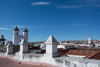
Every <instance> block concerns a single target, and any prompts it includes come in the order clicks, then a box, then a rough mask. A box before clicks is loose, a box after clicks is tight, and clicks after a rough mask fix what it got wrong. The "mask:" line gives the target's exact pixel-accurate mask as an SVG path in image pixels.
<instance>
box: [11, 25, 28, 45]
mask: <svg viewBox="0 0 100 67" xmlns="http://www.w3.org/2000/svg"><path fill="white" fill-rule="evenodd" d="M21 39H25V40H26V41H27V42H28V30H27V28H25V30H24V31H23V35H19V29H18V28H17V26H16V28H15V29H14V30H13V44H14V45H19V43H20V42H21Z"/></svg>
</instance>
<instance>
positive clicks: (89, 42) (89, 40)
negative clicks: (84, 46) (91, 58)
mask: <svg viewBox="0 0 100 67" xmlns="http://www.w3.org/2000/svg"><path fill="white" fill-rule="evenodd" d="M88 44H92V39H91V37H90V36H89V37H88Z"/></svg>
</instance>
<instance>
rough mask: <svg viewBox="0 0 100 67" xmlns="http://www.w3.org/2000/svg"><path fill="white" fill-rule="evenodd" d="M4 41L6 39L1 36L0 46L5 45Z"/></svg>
mask: <svg viewBox="0 0 100 67" xmlns="http://www.w3.org/2000/svg"><path fill="white" fill-rule="evenodd" d="M5 40H6V39H4V35H1V38H0V45H3V46H4V45H5Z"/></svg>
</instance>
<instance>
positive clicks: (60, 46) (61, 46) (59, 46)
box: [57, 45, 65, 49]
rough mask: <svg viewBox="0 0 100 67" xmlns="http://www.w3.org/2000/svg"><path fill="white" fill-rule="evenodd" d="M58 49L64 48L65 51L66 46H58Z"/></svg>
mask: <svg viewBox="0 0 100 67" xmlns="http://www.w3.org/2000/svg"><path fill="white" fill-rule="evenodd" d="M57 48H63V49H65V46H63V45H58V46H57Z"/></svg>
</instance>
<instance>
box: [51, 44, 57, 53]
mask: <svg viewBox="0 0 100 67" xmlns="http://www.w3.org/2000/svg"><path fill="white" fill-rule="evenodd" d="M52 48H53V50H52V51H53V53H57V45H53V46H52Z"/></svg>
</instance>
